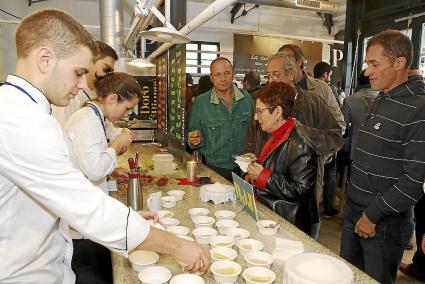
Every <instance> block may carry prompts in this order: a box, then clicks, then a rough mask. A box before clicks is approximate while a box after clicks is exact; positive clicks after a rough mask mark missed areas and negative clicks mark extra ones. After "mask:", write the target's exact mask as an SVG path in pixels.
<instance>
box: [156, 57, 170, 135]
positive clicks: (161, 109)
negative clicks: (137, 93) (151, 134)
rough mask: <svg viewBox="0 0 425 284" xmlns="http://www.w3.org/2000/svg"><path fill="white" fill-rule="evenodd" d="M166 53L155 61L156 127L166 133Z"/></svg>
mask: <svg viewBox="0 0 425 284" xmlns="http://www.w3.org/2000/svg"><path fill="white" fill-rule="evenodd" d="M167 63H168V62H167V52H164V53H163V54H161V55H160V56H158V57H157V58H156V59H155V64H156V80H157V91H158V101H157V105H158V109H157V126H158V128H159V129H162V130H163V132H164V133H167V130H168V128H167V113H168V112H167V76H168V66H167Z"/></svg>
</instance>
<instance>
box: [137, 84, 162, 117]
mask: <svg viewBox="0 0 425 284" xmlns="http://www.w3.org/2000/svg"><path fill="white" fill-rule="evenodd" d="M135 78H136V80H137V82H138V83H139V85H140V87H141V88H142V97H141V99H140V101H139V104H138V116H137V118H138V119H141V120H155V119H157V116H158V92H157V81H156V77H155V76H136V77H135Z"/></svg>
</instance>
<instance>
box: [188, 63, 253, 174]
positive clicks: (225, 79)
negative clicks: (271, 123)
mask: <svg viewBox="0 0 425 284" xmlns="http://www.w3.org/2000/svg"><path fill="white" fill-rule="evenodd" d="M210 71H211V75H210V77H211V81H212V83H213V85H214V88H212V89H211V90H210V91H208V92H206V93H204V94H201V95H200V96H199V97H198V98H197V99H196V101H195V103H194V104H193V107H192V113H191V117H190V121H189V126H188V130H187V131H188V144H189V146H190V147H191V148H192V149H199V150H200V151H201V153H202V154H203V155H204V157H205V160H206V164H207V165H208V166H209V167H210V168H212V169H213V170H215V171H216V172H217V173H219V174H220V175H222V176H223V177H225V178H226V179H228V180H230V181H231V180H232V171H233V172H236V173H238V172H239V169H238V168H237V166H236V164H235V163H234V162H233V157H232V156H234V155H238V154H240V153H241V152H242V150H243V148H244V142H245V134H246V130H247V127H248V123H249V121H250V120H251V118H252V117H253V111H254V103H253V101H252V98H251V96H250V95H249V93H248V92H246V91H245V90H239V89H238V88H237V87H236V86H235V85H234V84H233V79H234V76H235V72H234V70H233V66H232V64H231V63H230V61H229V60H228V59H226V58H224V57H219V58H217V59H215V60H214V61H212V62H211V65H210Z"/></svg>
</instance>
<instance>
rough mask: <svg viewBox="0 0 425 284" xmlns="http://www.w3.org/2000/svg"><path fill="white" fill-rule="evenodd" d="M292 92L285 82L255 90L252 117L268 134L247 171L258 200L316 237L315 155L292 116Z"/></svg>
mask: <svg viewBox="0 0 425 284" xmlns="http://www.w3.org/2000/svg"><path fill="white" fill-rule="evenodd" d="M295 96H296V90H295V89H294V88H293V87H292V86H290V85H288V84H285V83H271V84H269V85H268V86H266V87H264V88H263V89H262V90H261V91H260V93H259V94H258V96H257V100H256V109H255V116H254V118H255V120H258V122H259V124H260V126H261V129H262V130H263V131H265V132H267V133H269V134H271V136H270V138H269V140H268V141H267V143H266V144H265V145H264V148H263V150H262V151H261V154H260V156H259V158H258V161H257V162H253V163H251V164H250V165H249V166H248V174H249V175H250V177H251V179H252V180H254V185H255V187H256V193H257V196H258V199H259V200H260V201H261V203H263V204H265V205H266V206H268V207H269V208H270V209H272V210H273V211H275V212H276V213H278V214H279V215H281V216H282V217H283V218H285V219H286V220H288V221H289V222H291V223H292V224H294V225H295V226H297V227H298V228H299V229H300V230H302V231H303V232H305V233H306V234H308V235H311V236H312V237H317V233H316V232H315V230H314V228H313V227H314V226H317V225H318V223H319V212H318V207H317V202H316V195H315V192H314V186H315V181H316V171H317V167H316V165H317V156H316V154H315V152H314V151H313V149H312V148H311V147H310V146H309V145H308V143H307V142H306V139H305V138H301V136H300V135H299V134H298V131H297V130H298V129H300V128H301V127H302V125H301V124H300V123H297V122H296V121H295V119H294V118H293V116H292V110H293V106H294V99H295ZM312 229H313V230H312Z"/></svg>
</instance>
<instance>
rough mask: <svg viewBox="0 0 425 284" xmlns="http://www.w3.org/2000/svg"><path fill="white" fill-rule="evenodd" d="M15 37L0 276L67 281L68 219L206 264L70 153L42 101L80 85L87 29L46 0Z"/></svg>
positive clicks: (123, 250)
mask: <svg viewBox="0 0 425 284" xmlns="http://www.w3.org/2000/svg"><path fill="white" fill-rule="evenodd" d="M15 38H16V48H17V65H16V71H15V75H9V76H8V77H7V79H6V82H5V83H4V84H3V86H1V87H0V148H1V149H2V151H0V189H1V190H0V192H1V193H0V215H1V216H2V217H1V218H0V228H1V230H0V240H1V242H0V251H1V261H0V282H1V283H34V282H38V283H64V284H71V283H75V275H74V273H73V272H72V269H71V258H72V242H71V238H70V234H69V226H71V227H73V228H74V229H76V230H78V231H79V232H81V233H82V234H83V235H84V236H85V237H86V238H89V239H91V240H93V241H96V242H97V243H100V244H102V245H104V246H106V247H108V248H109V249H110V250H113V251H114V252H116V253H119V254H122V255H128V254H129V253H130V252H131V251H133V250H134V249H144V250H151V251H156V252H159V253H169V254H172V255H174V256H175V257H176V258H177V259H178V260H179V261H181V262H183V263H187V264H188V267H187V269H188V270H190V271H197V270H202V271H206V270H207V269H208V267H209V264H210V262H211V260H210V255H209V253H208V251H206V250H205V249H204V248H202V247H201V246H199V245H197V244H196V243H194V242H190V241H186V240H183V239H181V238H178V237H176V236H174V235H172V234H170V233H168V232H165V231H161V230H158V229H156V228H153V227H151V226H150V225H149V223H148V222H147V221H146V220H145V219H144V218H143V217H142V216H141V215H140V214H139V213H137V212H135V211H134V210H132V209H131V208H129V207H127V206H126V205H124V204H122V203H121V202H119V201H118V200H115V199H113V198H112V197H109V196H108V195H106V194H104V193H103V192H102V190H101V189H100V188H98V187H96V186H94V185H93V184H92V183H91V182H90V181H89V180H88V179H87V178H85V177H84V175H83V174H82V173H81V171H80V170H78V169H76V168H75V167H73V165H72V163H71V161H70V159H69V154H68V149H67V146H66V144H65V141H64V140H63V135H62V130H61V127H60V125H59V123H58V122H57V120H56V119H55V118H53V117H52V116H51V115H50V104H54V105H56V106H61V107H64V106H66V105H68V104H69V101H70V99H71V98H73V97H74V96H76V95H77V93H78V91H79V90H80V89H82V88H83V87H84V85H85V75H86V74H87V73H88V72H89V68H90V64H91V62H92V59H93V56H95V55H96V53H97V47H96V44H95V42H94V40H93V39H92V37H91V35H90V34H89V33H88V32H87V31H86V30H85V29H84V27H83V26H82V25H81V24H80V23H78V22H77V21H76V20H75V19H74V18H73V17H71V16H70V15H68V14H67V13H65V12H63V11H61V10H55V9H45V10H40V11H36V12H34V13H32V14H30V15H28V16H26V17H25V18H24V19H22V21H21V22H20V23H19V25H18V26H17V29H16V34H15ZM11 236H12V237H11Z"/></svg>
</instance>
